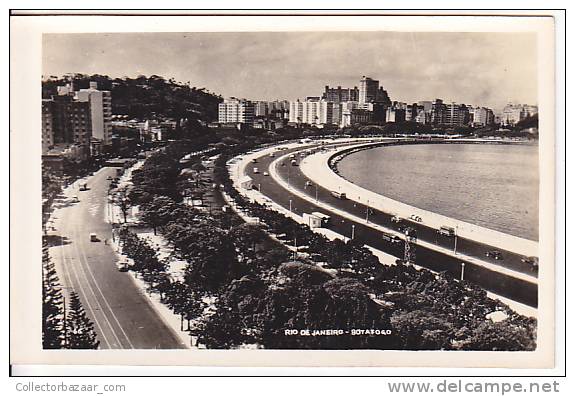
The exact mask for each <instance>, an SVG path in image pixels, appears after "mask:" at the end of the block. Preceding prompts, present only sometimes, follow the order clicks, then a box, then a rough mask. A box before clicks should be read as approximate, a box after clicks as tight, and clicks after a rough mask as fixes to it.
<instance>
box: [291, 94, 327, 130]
mask: <svg viewBox="0 0 575 396" xmlns="http://www.w3.org/2000/svg"><path fill="white" fill-rule="evenodd" d="M334 108H335V106H334V103H333V102H328V101H326V100H320V99H317V98H313V99H311V98H308V99H307V100H305V101H300V100H299V99H298V100H296V101H293V102H290V109H289V121H290V122H293V123H297V124H309V125H315V126H320V127H322V126H324V125H326V124H337V123H338V120H337V119H335V118H336V117H335V116H336V115H337V113H338V112H337V110H336V111H335V114H334Z"/></svg>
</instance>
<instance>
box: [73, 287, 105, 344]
mask: <svg viewBox="0 0 575 396" xmlns="http://www.w3.org/2000/svg"><path fill="white" fill-rule="evenodd" d="M66 331H67V335H68V336H67V346H66V347H67V348H68V349H98V346H99V345H100V341H98V339H97V336H96V332H95V331H94V324H93V323H92V321H91V320H90V319H89V318H88V317H87V316H86V312H85V311H84V308H83V307H82V303H81V302H80V299H79V298H78V295H77V294H76V293H74V292H72V293H70V303H69V309H68V314H67V317H66Z"/></svg>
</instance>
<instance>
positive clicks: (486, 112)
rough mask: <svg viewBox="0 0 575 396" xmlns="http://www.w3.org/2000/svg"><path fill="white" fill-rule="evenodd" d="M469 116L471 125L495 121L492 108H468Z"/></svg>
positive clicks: (490, 123)
mask: <svg viewBox="0 0 575 396" xmlns="http://www.w3.org/2000/svg"><path fill="white" fill-rule="evenodd" d="M469 116H470V117H469V118H470V122H471V124H472V125H473V126H487V125H493V123H494V122H495V116H494V114H493V110H491V109H489V108H487V107H475V108H473V107H472V108H470V109H469Z"/></svg>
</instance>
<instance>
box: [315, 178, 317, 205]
mask: <svg viewBox="0 0 575 396" xmlns="http://www.w3.org/2000/svg"><path fill="white" fill-rule="evenodd" d="M315 202H317V183H315Z"/></svg>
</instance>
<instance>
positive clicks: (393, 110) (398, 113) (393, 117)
mask: <svg viewBox="0 0 575 396" xmlns="http://www.w3.org/2000/svg"><path fill="white" fill-rule="evenodd" d="M385 121H386V122H403V121H405V109H402V108H400V107H393V106H392V107H388V108H387V111H386V112H385Z"/></svg>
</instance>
